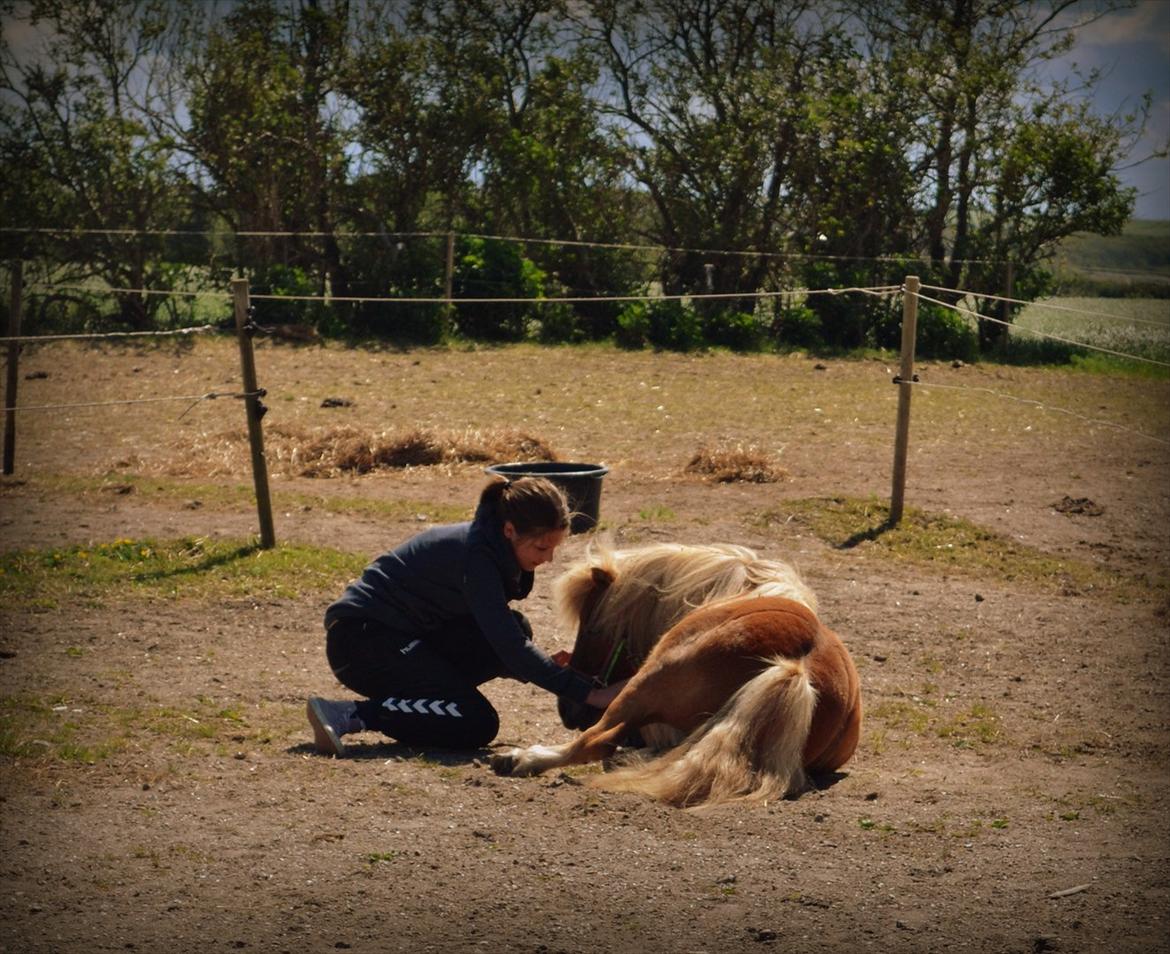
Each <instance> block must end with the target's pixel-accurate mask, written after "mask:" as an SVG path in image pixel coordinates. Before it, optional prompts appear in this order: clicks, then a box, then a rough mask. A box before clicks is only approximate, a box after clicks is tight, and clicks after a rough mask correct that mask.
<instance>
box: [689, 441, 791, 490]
mask: <svg viewBox="0 0 1170 954" xmlns="http://www.w3.org/2000/svg"><path fill="white" fill-rule="evenodd" d="M684 471H685V472H686V473H688V474H696V475H698V476H700V477H703V478H704V479H706V480H710V481H714V482H716V483H721V484H730V483H751V484H774V483H777V482H779V481H781V480H783V479H784V478H785V477H787V476H788V471H787V470H785V469H784V468H783V467H781V466H780V465H779V464H777V463H776V462H775V461H773V460H772V459H771V458H770V457H769V456H768V455H767V454H766V453H764V452H763V451H762V450H760V449H759V448H758V447H756V446H755V445H749V446H747V447H745V446H744V445H742V444H736V445H735V446H734V447H730V446H727V447H715V448H707V447H701V448H699V450H698V452H697V453H696V454H695V456H694V457H692V458H691V459H690V462H689V463H688V464H687V466H686V467H685V468H684Z"/></svg>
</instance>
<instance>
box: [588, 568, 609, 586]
mask: <svg viewBox="0 0 1170 954" xmlns="http://www.w3.org/2000/svg"><path fill="white" fill-rule="evenodd" d="M592 572H593V583H594V585H595V586H596V587H597V588H598V589H599V590H604V589H605V588H606V587H608V586H609V585H610V584H611V583H612V582H613V581H614V574H613V572H612V571H611V570H607V569H606V568H605V567H603V566H595V567H593V568H592Z"/></svg>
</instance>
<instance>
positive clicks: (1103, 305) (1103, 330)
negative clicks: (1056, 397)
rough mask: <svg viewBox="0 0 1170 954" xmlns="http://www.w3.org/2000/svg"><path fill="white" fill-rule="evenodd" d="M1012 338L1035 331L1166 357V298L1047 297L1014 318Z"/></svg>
mask: <svg viewBox="0 0 1170 954" xmlns="http://www.w3.org/2000/svg"><path fill="white" fill-rule="evenodd" d="M1015 326H1016V329H1017V330H1016V331H1015V332H1014V335H1015V337H1016V338H1017V339H1026V338H1036V337H1038V335H1027V334H1021V331H1023V332H1029V331H1031V332H1039V333H1042V334H1046V335H1055V336H1059V337H1060V338H1062V339H1066V340H1070V341H1075V342H1078V343H1081V344H1087V345H1091V346H1095V347H1098V348H1107V349H1109V350H1111V351H1119V352H1122V353H1124V354H1131V355H1137V356H1139V357H1143V358H1152V359H1155V360H1158V361H1170V299H1159V298H1050V299H1047V300H1046V301H1044V302H1037V303H1034V304H1032V305H1029V306H1028V307H1027V308H1025V309H1024V311H1023V313H1022V314H1021V315H1020V316H1019V317H1018V318H1017V319H1016V322H1015Z"/></svg>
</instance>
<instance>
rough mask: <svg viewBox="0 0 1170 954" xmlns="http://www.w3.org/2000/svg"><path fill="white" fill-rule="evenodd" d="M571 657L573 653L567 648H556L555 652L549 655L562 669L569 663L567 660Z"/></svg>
mask: <svg viewBox="0 0 1170 954" xmlns="http://www.w3.org/2000/svg"><path fill="white" fill-rule="evenodd" d="M572 658H573V654H572V653H571V652H569V651H568V650H567V649H558V650H557V651H556V652H555V653H553V654H552V655H551V656H549V659H551V660H552V661H553V662H555V663H556V664H557V665H558V666H560V667H561V668H562V669H564V668H565V667H566V666H568V665H569V660H570V659H572Z"/></svg>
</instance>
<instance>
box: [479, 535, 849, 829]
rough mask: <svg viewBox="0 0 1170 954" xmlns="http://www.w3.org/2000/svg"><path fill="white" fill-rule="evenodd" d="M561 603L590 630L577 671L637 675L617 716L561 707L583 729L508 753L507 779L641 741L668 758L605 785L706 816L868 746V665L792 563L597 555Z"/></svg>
mask: <svg viewBox="0 0 1170 954" xmlns="http://www.w3.org/2000/svg"><path fill="white" fill-rule="evenodd" d="M554 597H555V599H556V602H557V606H558V609H559V611H560V613H561V614H562V616H563V618H564V621H565V623H566V624H567V625H569V626H573V627H575V628H576V630H577V640H576V644H575V645H574V647H573V654H572V658H571V660H570V662H569V665H570V666H572V667H573V668H574V669H576V670H578V671H579V672H582V673H584V674H586V675H587V676H590V677H593V678H594V679H595V680H596V681H597V682H598V684H600V685H610V684H613V683H617V682H620V681H622V680H627V679H628V680H629V681H628V682H626V684H625V686H624V687H623V688H622V690H621V692H620V693H619V694H618V696H617V698H615V699H614V701H613V702H612V703H611V704H610V706H609V708H608V709H606V710H605V712H604V713H601V712H599V711H598V710H596V709H591V708H587V707H585V706H580V705H576V704H574V703H570V702H567V701H565V700H561V702H560V715H561V721H562V722H564V724H565V726H566V727H567V728H570V729H583V730H584V731H583V732H582V734H581V735H579V736H577V738H576V739H574V740H573V741H572V742H568V743H566V744H564V745H559V746H545V745H534V746H532V747H530V748H527V749H513V750H512V751H510V752H506V753H500V754H497V755H495V756H493V757H492V767H493V768H494V769H495V770H496V771H497V772H498V773H500V774H502V775H536V774H538V773H540V772H544V771H547V770H548V769H552V768H559V767H561V766H566V765H574V764H579V763H583V762H592V761H596V760H600V759H605V758H607V757H609V756H610V755H612V754H613V753H614V751H615V750H616V749H617V747H618V746H619V745H622V744H628V740H630V739H631V738H633V739H638V738H639V737H640V739H641V741H642V743H643V744H645V745H646V746H647V747H648V748H649V749H651V750H657V753H658V754H656V755H641V754H640V756H639V757H638V758H637V759H636V760H635V761H634V762H633V764H628V765H626V766H624V767H620V768H617V769H616V770H614V771H610V772H606V773H604V774H603V775H601V776H599V777H597V778H595V779H591V784H594V785H597V786H598V787H601V788H606V789H610V790H614V791H631V792H641V793H643V794H646V795H649V796H652V797H654V798H658V799H661V800H662V801H665V802H668V803H670V804H672V805H677V806H679V807H699V806H707V805H715V804H720V803H723V802H730V801H741V800H743V801H772V800H775V799H780V798H784V797H790V796H795V795H798V794H799V793H800V792H801V791H802V790H804V789H805V788H807V786H808V784H809V776H810V775H814V776H815V775H818V774H822V773H829V772H833V771H835V770H836V769H838V768H840V767H841V766H842V765H844V764H845V763H846V762H847V761H848V760H849V758H850V756H852V755H853V752H854V750H855V749H856V748H857V741H858V737H859V735H860V731H861V692H860V686H859V682H858V678H857V670H856V669H855V668H854V665H853V660H852V658H851V657H850V655H849V653H848V651H847V650H846V649H845V646H844V645H843V644H842V642H841V639H840V638H839V637H838V636H837V634H836V633H834V632H833V631H832V630H830V629H829V628H828V627H826V626H825V625H824V624H823V623H821V621H820V620H819V619H818V618H817V616H816V597H815V596H814V595H813V593H812V591H811V590H810V589H809V588H808V587H807V586H805V584H804V583H803V582H802V581H801V580H800V578H799V576H798V575H797V573H796V571H795V570H794V569H793V568H792V567H790V566H788V565H787V564H785V563H781V562H779V561H774V560H761V559H759V558H758V557H757V556H756V554H755V553H754V552H752V551H751V550H749V549H747V548H746V547H738V546H730V545H712V546H683V545H680V544H657V545H652V546H648V547H642V548H636V549H629V550H610V549H608V548H606V547H604V546H602V547H596V546H594V547H591V549H590V551H589V553H588V554H587V555H586V558H585V559H584V560H583V561H582V562H581V563H579V564H576V565H574V566H572V567H570V568H569V569H568V570H567V571H566V572H565V573H564V575H563V576H561V577H560V579H558V580H557V582H556V584H555V590H554Z"/></svg>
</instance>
